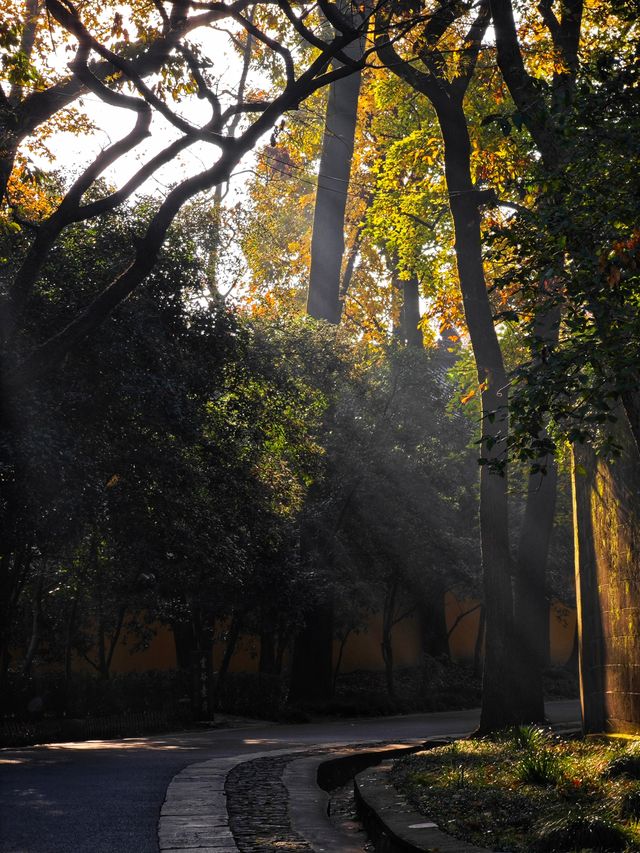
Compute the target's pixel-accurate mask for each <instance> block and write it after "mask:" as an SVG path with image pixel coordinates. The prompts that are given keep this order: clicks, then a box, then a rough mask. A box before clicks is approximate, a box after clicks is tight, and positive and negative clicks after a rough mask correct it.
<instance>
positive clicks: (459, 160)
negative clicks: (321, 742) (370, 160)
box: [434, 98, 526, 732]
mask: <svg viewBox="0 0 640 853" xmlns="http://www.w3.org/2000/svg"><path fill="white" fill-rule="evenodd" d="M443 101H444V99H443ZM434 107H435V108H436V113H437V116H438V120H439V123H440V129H441V132H442V137H443V141H444V149H445V175H446V180H447V190H448V193H449V204H450V208H451V215H452V218H453V225H454V233H455V252H456V263H457V267H458V276H459V280H460V290H461V292H462V300H463V304H464V312H465V319H466V322H467V328H468V329H469V335H470V338H471V344H472V347H473V353H474V358H475V362H476V369H477V372H478V382H479V383H480V387H481V388H482V389H483V390H482V397H481V402H482V433H483V437H484V439H485V440H484V443H483V456H484V457H485V460H486V464H484V465H482V467H481V469H480V541H481V546H482V569H483V581H484V600H485V618H486V640H485V661H484V676H483V690H482V711H481V716H480V731H483V732H488V731H493V730H496V729H500V728H504V727H505V726H510V725H514V724H516V723H520V722H523V721H524V720H525V719H526V716H524V715H523V712H522V709H521V704H520V703H521V696H520V684H521V682H522V681H523V680H524V678H526V674H525V673H523V672H518V669H517V662H516V661H515V660H514V657H515V655H514V648H515V647H514V642H513V641H514V621H513V596H512V589H511V564H510V563H511V561H510V554H509V520H508V519H509V517H508V503H507V477H506V465H505V468H504V474H503V475H502V476H500V475H499V474H496V473H494V472H493V471H492V470H491V468H490V465H489V464H488V463H490V462H493V461H497V460H498V458H499V455H500V454H501V453H505V452H506V450H505V439H506V437H507V430H508V392H507V387H508V386H507V376H506V372H505V369H504V364H503V360H502V352H501V350H500V344H499V341H498V336H497V334H496V330H495V326H494V323H493V317H492V313H491V305H490V303H489V297H488V294H487V287H486V282H485V278H484V268H483V264H482V240H481V233H480V211H479V209H478V200H477V193H476V191H475V188H474V185H473V180H472V177H471V144H470V141H469V134H468V130H467V123H466V118H465V115H464V111H463V108H462V102H461V101H460V102H455V101H454V100H453V99H451V98H450V99H448V100H447V102H446V103H443V102H442V101H441V102H438V103H434Z"/></svg>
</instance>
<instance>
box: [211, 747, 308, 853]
mask: <svg viewBox="0 0 640 853" xmlns="http://www.w3.org/2000/svg"><path fill="white" fill-rule="evenodd" d="M320 751H321V750H309V751H308V752H296V753H294V754H290V755H281V756H278V757H271V756H266V757H264V758H256V759H254V760H253V761H246V762H244V763H243V764H238V765H237V766H236V767H234V768H233V770H232V771H231V772H230V773H229V775H228V776H227V781H226V783H225V793H226V798H227V813H228V815H229V826H230V828H231V832H232V834H233V837H234V840H235V842H236V845H237V847H238V849H239V850H240V853H273V851H277V850H279V849H281V850H286V851H287V853H304V851H311V850H312V847H311V846H310V845H309V844H307V842H306V841H305V840H304V839H303V838H302V837H301V836H300V835H298V834H297V833H296V832H294V831H293V829H292V828H291V822H290V820H289V813H288V809H287V791H286V788H285V786H284V783H283V782H282V773H283V771H284V769H285V767H286V766H287V764H289V763H290V762H291V761H295V760H297V759H299V758H304V757H306V756H308V755H316V754H317V753H318V752H320Z"/></svg>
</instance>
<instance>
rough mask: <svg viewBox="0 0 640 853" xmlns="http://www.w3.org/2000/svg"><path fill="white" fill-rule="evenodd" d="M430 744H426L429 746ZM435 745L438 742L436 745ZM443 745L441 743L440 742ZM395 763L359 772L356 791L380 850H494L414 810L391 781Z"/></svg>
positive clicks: (474, 852) (413, 852)
mask: <svg viewBox="0 0 640 853" xmlns="http://www.w3.org/2000/svg"><path fill="white" fill-rule="evenodd" d="M429 745H430V744H426V745H425V746H427V748H428V746H429ZM434 745H435V744H434ZM438 745H440V744H438ZM391 767H392V765H391V762H390V761H385V762H384V763H382V764H380V765H378V766H377V767H374V768H370V769H368V770H364V771H363V772H362V773H358V775H357V776H356V777H355V780H354V791H355V798H356V807H357V811H358V815H359V816H360V819H361V820H362V822H363V824H364V827H365V829H366V830H367V833H368V835H369V837H370V838H371V839H372V840H373V842H374V844H375V847H376V853H419V851H429V850H438V851H440V853H490V851H488V850H487V849H486V848H485V847H476V846H475V845H472V844H469V843H468V842H466V841H461V840H460V839H458V838H454V837H453V836H452V835H448V834H447V833H446V832H443V831H442V830H441V829H439V828H438V826H437V824H435V823H433V821H430V820H429V818H427V817H425V816H424V815H423V814H420V812H417V811H416V810H415V809H413V808H412V807H411V806H410V805H409V803H408V802H407V801H406V800H405V799H404V797H403V796H402V794H401V793H400V792H399V791H397V790H396V789H395V788H394V787H393V786H392V785H391V783H390V782H389V779H388V775H389V773H390V771H391Z"/></svg>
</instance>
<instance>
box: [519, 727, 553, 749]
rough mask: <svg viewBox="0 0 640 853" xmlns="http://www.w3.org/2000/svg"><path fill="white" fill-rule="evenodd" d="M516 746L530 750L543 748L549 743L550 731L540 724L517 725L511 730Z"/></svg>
mask: <svg viewBox="0 0 640 853" xmlns="http://www.w3.org/2000/svg"><path fill="white" fill-rule="evenodd" d="M509 734H510V740H511V741H512V742H513V744H514V746H516V747H519V748H520V749H526V750H528V751H534V752H535V751H536V750H539V749H542V748H543V747H545V746H547V745H548V744H549V740H550V737H549V732H548V731H546V730H545V729H543V728H541V727H540V726H517V728H515V729H512V730H511V731H510V733H509Z"/></svg>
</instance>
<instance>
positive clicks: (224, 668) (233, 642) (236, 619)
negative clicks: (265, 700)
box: [216, 613, 244, 705]
mask: <svg viewBox="0 0 640 853" xmlns="http://www.w3.org/2000/svg"><path fill="white" fill-rule="evenodd" d="M243 619H244V613H234V614H233V616H232V617H231V625H230V626H229V634H228V636H227V643H226V645H225V649H224V655H223V656H222V661H221V663H220V669H219V670H218V680H217V681H216V705H217V704H218V696H219V695H220V692H221V690H222V686H223V684H224V681H225V679H226V677H227V673H228V672H229V666H230V665H231V658H232V657H233V653H234V652H235V650H236V646H237V645H238V640H239V639H240V631H241V630H242V621H243Z"/></svg>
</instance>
